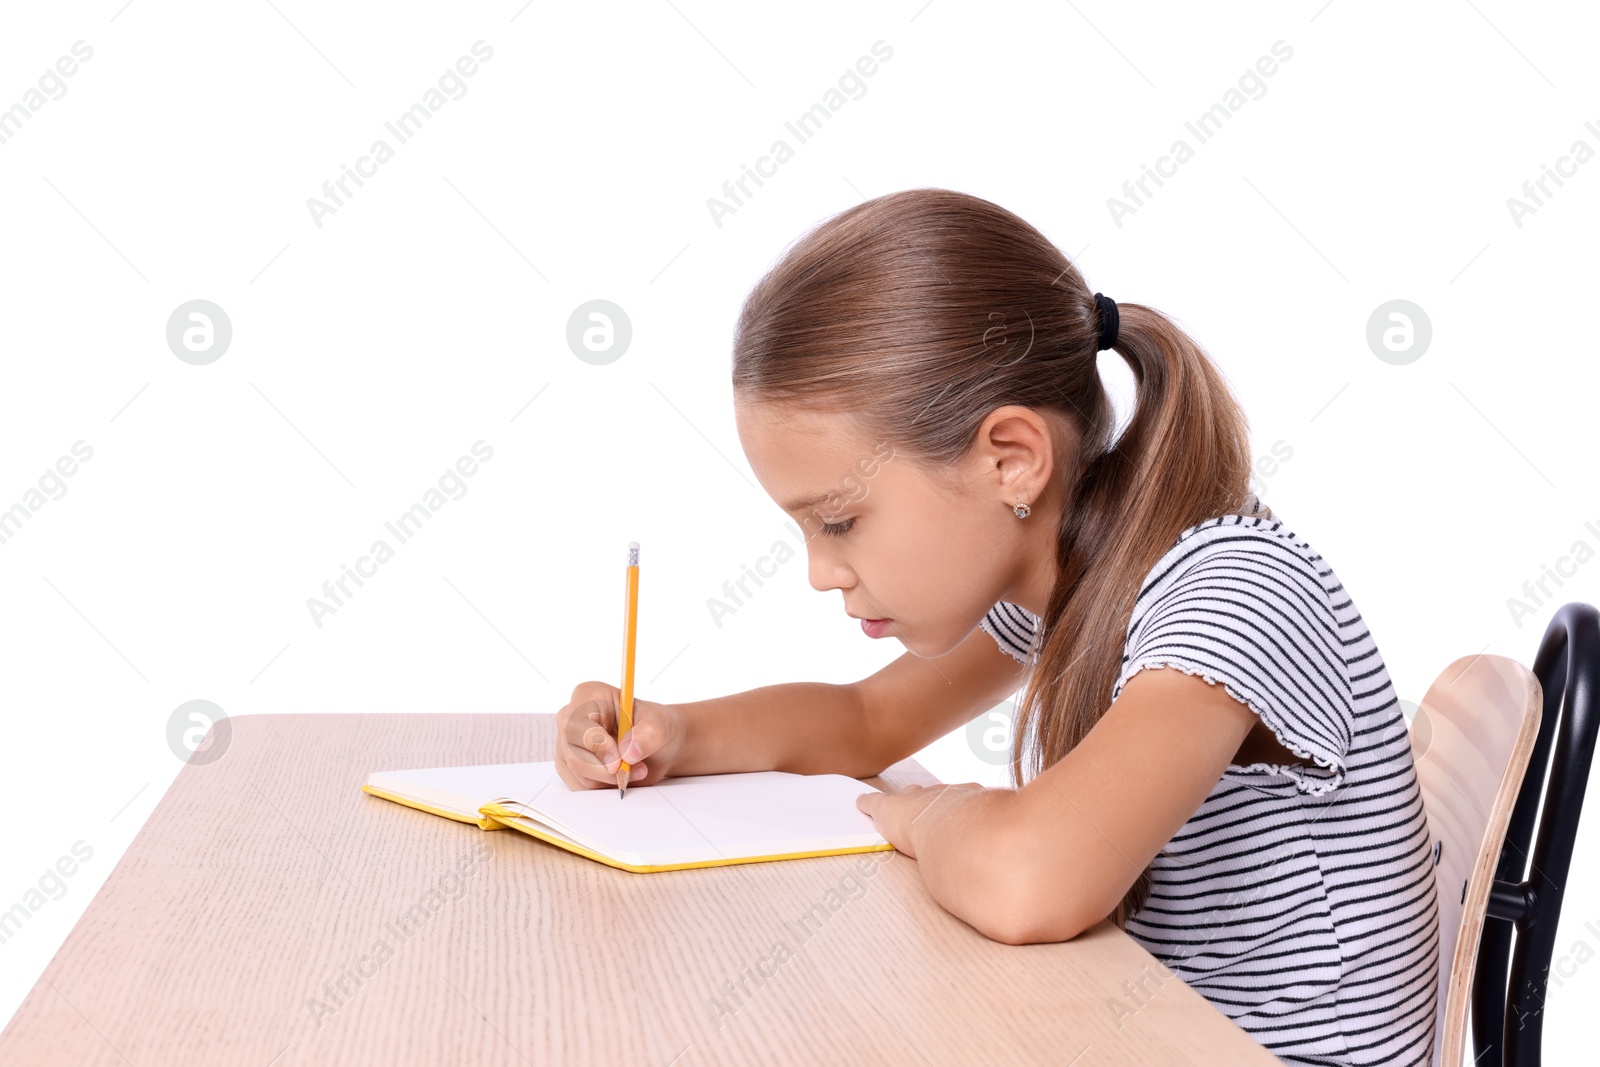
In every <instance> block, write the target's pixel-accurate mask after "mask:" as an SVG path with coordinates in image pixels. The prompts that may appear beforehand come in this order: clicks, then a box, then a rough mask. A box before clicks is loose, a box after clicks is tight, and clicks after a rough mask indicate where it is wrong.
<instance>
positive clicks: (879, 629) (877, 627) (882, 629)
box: [861, 619, 894, 638]
mask: <svg viewBox="0 0 1600 1067" xmlns="http://www.w3.org/2000/svg"><path fill="white" fill-rule="evenodd" d="M893 624H894V620H893V619H862V620H861V632H862V633H864V634H866V635H867V636H868V637H874V638H876V637H882V636H883V635H884V634H886V633H888V632H889V627H890V626H892V625H893Z"/></svg>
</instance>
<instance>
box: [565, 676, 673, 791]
mask: <svg viewBox="0 0 1600 1067" xmlns="http://www.w3.org/2000/svg"><path fill="white" fill-rule="evenodd" d="M621 704H622V690H620V689H618V688H617V687H616V686H614V685H609V684H607V683H605V682H582V683H580V684H579V685H578V686H577V687H576V688H574V689H573V690H572V700H571V701H570V702H569V703H568V704H567V706H566V707H564V708H562V709H561V710H560V711H559V712H557V713H556V755H555V764H556V773H557V774H559V775H560V776H561V780H562V781H563V782H566V783H567V786H568V788H571V789H599V788H602V787H610V788H612V789H615V788H616V787H617V769H618V767H619V766H620V761H621V760H622V759H623V758H624V757H626V759H627V761H628V762H629V763H630V764H632V770H631V772H630V774H629V776H628V784H629V785H630V786H634V785H655V784H656V783H657V782H659V781H661V779H663V778H665V777H667V776H668V775H669V774H671V773H672V765H673V762H674V760H675V758H676V756H677V753H678V750H679V749H680V748H681V747H682V745H683V737H684V731H683V720H682V718H681V717H680V716H679V715H678V712H677V709H675V708H674V707H672V705H670V704H657V703H655V702H654V701H650V700H639V699H638V698H635V699H634V701H633V728H632V729H630V730H629V731H628V732H627V733H626V734H624V735H623V736H622V738H621V739H620V740H621V748H620V750H619V748H618V740H619V739H618V737H617V719H618V716H619V712H620V709H621Z"/></svg>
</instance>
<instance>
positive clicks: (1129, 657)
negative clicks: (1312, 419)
mask: <svg viewBox="0 0 1600 1067" xmlns="http://www.w3.org/2000/svg"><path fill="white" fill-rule="evenodd" d="M1244 510H1245V511H1246V512H1248V514H1242V515H1224V516H1221V517H1219V518H1214V519H1211V520H1208V521H1206V522H1202V523H1200V524H1198V525H1196V526H1192V527H1190V528H1189V529H1187V530H1185V531H1183V533H1182V534H1180V535H1179V537H1178V540H1177V542H1176V543H1175V544H1174V545H1173V547H1172V548H1171V549H1170V550H1169V551H1168V552H1167V554H1166V555H1165V556H1163V557H1162V558H1161V560H1160V561H1159V562H1157V563H1156V565H1155V567H1153V568H1152V569H1151V571H1150V574H1149V576H1148V577H1147V578H1146V579H1145V582H1144V584H1143V586H1142V587H1141V588H1140V592H1139V598H1138V601H1137V603H1136V604H1135V607H1134V610H1133V615H1132V618H1131V619H1130V620H1129V625H1128V634H1127V641H1126V644H1125V646H1124V649H1123V656H1122V662H1123V666H1122V673H1121V676H1120V678H1119V679H1118V681H1117V684H1116V688H1115V689H1114V690H1113V692H1112V699H1113V700H1115V699H1116V696H1117V694H1119V693H1120V692H1121V691H1122V687H1123V685H1124V684H1125V683H1126V682H1127V680H1128V679H1129V678H1131V677H1132V676H1133V675H1134V674H1135V673H1136V672H1137V671H1139V670H1140V669H1141V668H1144V667H1152V666H1170V667H1176V668H1177V669H1179V670H1182V671H1184V672H1185V673H1187V674H1192V675H1198V676H1200V677H1202V678H1204V679H1205V680H1206V681H1207V682H1208V683H1210V684H1213V685H1217V684H1220V685H1222V686H1223V687H1224V688H1225V689H1226V690H1227V692H1228V693H1229V694H1230V695H1231V696H1233V697H1235V698H1236V699H1238V700H1239V701H1241V702H1242V703H1244V704H1246V705H1247V706H1249V707H1250V708H1251V709H1252V710H1253V711H1255V712H1256V714H1257V715H1259V716H1260V717H1261V719H1262V721H1264V722H1265V723H1266V724H1267V726H1268V727H1270V728H1271V729H1272V732H1273V733H1274V734H1275V735H1276V736H1277V738H1278V740H1279V741H1280V742H1281V743H1282V744H1283V745H1284V747H1285V748H1287V749H1289V750H1290V751H1291V752H1294V753H1295V754H1296V755H1298V756H1301V757H1302V758H1304V759H1305V760H1307V761H1308V764H1306V765H1299V764H1297V765H1289V766H1284V765H1274V764H1267V763H1254V764H1251V765H1250V766H1248V767H1241V766H1237V765H1230V766H1229V767H1228V769H1227V770H1226V772H1224V774H1223V776H1222V778H1221V780H1220V781H1218V782H1217V784H1216V786H1215V787H1214V788H1213V789H1212V790H1211V794H1210V795H1209V796H1208V797H1206V799H1205V801H1204V803H1202V804H1201V806H1200V809H1199V810H1198V811H1196V812H1195V814H1194V815H1193V817H1191V818H1190V819H1189V821H1188V822H1187V823H1185V824H1184V826H1183V827H1182V829H1180V830H1179V831H1178V833H1177V835H1176V836H1174V837H1173V839H1172V841H1171V842H1170V843H1168V845H1167V846H1166V847H1165V848H1164V849H1162V851H1161V852H1160V854H1158V855H1157V856H1156V858H1155V861H1154V864H1153V873H1154V878H1155V883H1154V887H1153V889H1152V891H1151V894H1150V898H1149V900H1148V901H1147V902H1146V904H1145V906H1144V907H1143V908H1142V909H1141V910H1140V911H1139V913H1138V914H1137V915H1135V916H1133V918H1131V919H1130V920H1129V921H1128V927H1127V929H1128V933H1129V934H1130V935H1131V936H1132V937H1133V938H1134V939H1135V940H1136V941H1138V942H1139V943H1140V944H1141V945H1143V946H1144V947H1145V948H1146V949H1147V950H1148V951H1149V952H1150V953H1151V954H1152V955H1154V956H1155V957H1157V958H1158V959H1160V960H1161V961H1162V962H1163V963H1164V964H1165V965H1166V966H1167V967H1168V968H1170V969H1171V970H1172V971H1173V972H1174V973H1176V974H1177V975H1178V977H1180V978H1182V979H1183V980H1184V981H1185V982H1186V983H1188V984H1189V985H1190V986H1192V987H1193V988H1195V989H1196V990H1198V991H1199V992H1200V993H1201V994H1202V995H1204V996H1205V997H1206V998H1207V999H1208V1000H1210V1001H1211V1002H1212V1003H1213V1004H1215V1005H1216V1006H1217V1007H1218V1008H1219V1009H1220V1010H1221V1011H1223V1012H1224V1013H1225V1014H1226V1015H1228V1016H1229V1017H1230V1018H1232V1019H1233V1021H1234V1022H1235V1023H1237V1024H1238V1025H1239V1026H1240V1027H1241V1028H1243V1029H1244V1030H1246V1031H1248V1032H1249V1033H1250V1034H1252V1035H1254V1036H1255V1038H1256V1039H1257V1040H1258V1041H1260V1042H1261V1043H1262V1044H1263V1045H1264V1046H1266V1047H1267V1049H1268V1050H1270V1051H1271V1052H1272V1053H1273V1054H1274V1055H1276V1056H1278V1057H1279V1058H1280V1059H1282V1060H1283V1061H1284V1062H1285V1063H1290V1064H1341V1065H1343V1064H1351V1065H1353V1064H1427V1063H1428V1062H1429V1060H1430V1057H1431V1054H1432V1044H1433V1030H1434V1014H1435V1001H1436V983H1437V981H1438V972H1439V959H1438V952H1439V931H1438V921H1439V914H1438V900H1437V896H1436V893H1435V887H1434V871H1433V857H1432V854H1431V842H1430V841H1429V835H1428V825H1427V818H1426V815H1425V814H1424V812H1423V807H1422V794H1421V791H1420V789H1419V788H1418V785H1417V776H1416V770H1415V767H1414V764H1413V762H1412V755H1411V747H1410V741H1409V735H1408V733H1407V730H1406V724H1405V718H1404V716H1403V714H1402V713H1401V710H1400V703H1399V700H1398V699H1397V698H1396V696H1395V692H1394V688H1393V687H1392V686H1391V684H1390V681H1389V675H1388V671H1387V670H1386V669H1385V667H1384V664H1383V659H1382V657H1381V656H1380V655H1379V653H1378V649H1377V646H1376V645H1375V644H1374V643H1373V639H1372V635H1371V634H1370V633H1369V632H1368V630H1367V627H1366V624H1365V623H1364V622H1363V621H1362V619H1361V615H1360V613H1359V612H1357V610H1356V608H1355V605H1354V603H1353V602H1352V600H1351V598H1350V596H1349V594H1348V593H1347V592H1346V591H1345V588H1344V586H1343V584H1342V583H1341V582H1340V581H1339V578H1338V576H1337V575H1335V574H1334V572H1333V570H1332V569H1331V568H1330V567H1329V566H1328V565H1327V563H1326V562H1325V561H1324V560H1323V558H1322V557H1321V556H1320V555H1318V554H1317V553H1316V552H1315V551H1313V550H1312V549H1311V547H1310V546H1309V545H1308V544H1306V542H1305V541H1303V540H1301V539H1300V538H1298V537H1296V536H1295V535H1294V534H1293V533H1292V532H1290V531H1289V530H1287V529H1285V528H1284V526H1283V524H1282V522H1281V521H1279V520H1277V519H1275V518H1274V517H1273V516H1272V512H1271V510H1270V509H1268V508H1266V507H1265V506H1264V505H1262V504H1261V502H1260V501H1259V499H1258V498H1256V497H1254V496H1252V497H1251V499H1250V501H1249V502H1248V503H1247V504H1246V507H1245V509H1244ZM1037 622H1038V619H1037V617H1036V616H1033V615H1032V614H1030V613H1029V612H1027V611H1025V610H1023V609H1022V608H1020V607H1017V606H1016V605H1014V604H1007V603H1001V604H997V605H995V607H994V608H993V609H992V610H991V611H990V612H989V614H988V615H987V616H986V617H985V619H984V624H983V628H984V629H985V630H986V631H987V632H988V633H990V634H991V635H994V637H995V640H996V641H997V642H999V644H1000V647H1001V648H1002V649H1003V650H1005V651H1006V652H1009V653H1010V654H1011V655H1013V656H1015V657H1016V658H1017V659H1018V660H1019V661H1021V662H1023V663H1030V662H1036V655H1037V649H1036V648H1035V647H1034V646H1035V640H1036V639H1035V637H1034V631H1035V629H1036V624H1037ZM1002 635H1004V636H1003V637H1002Z"/></svg>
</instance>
